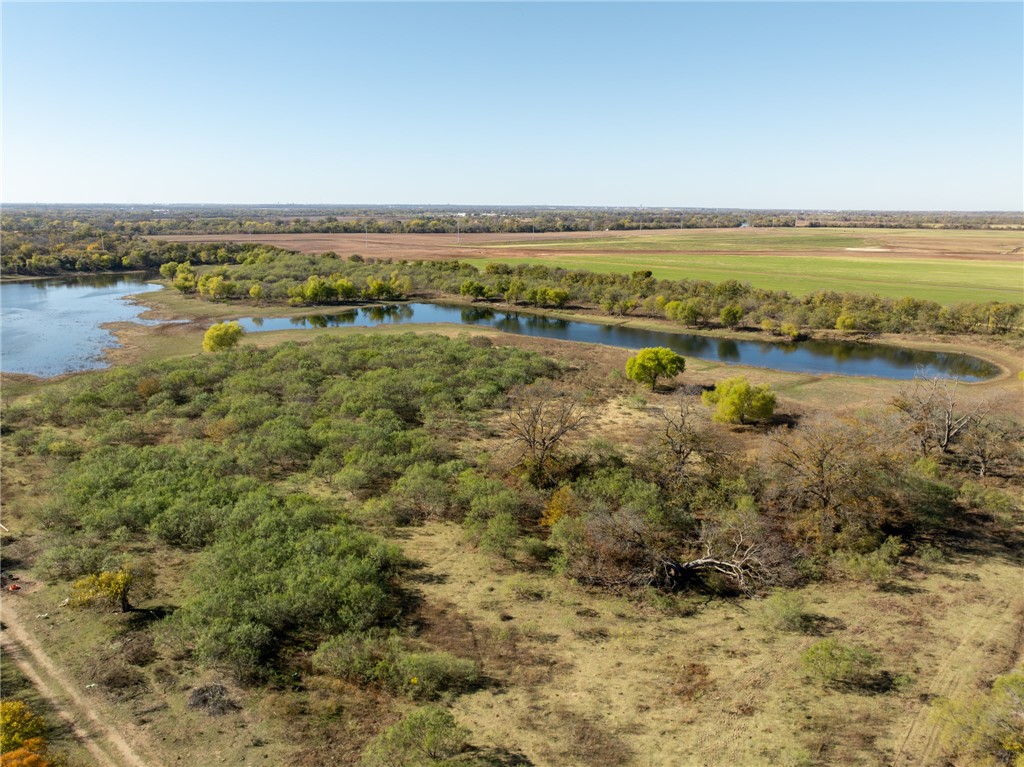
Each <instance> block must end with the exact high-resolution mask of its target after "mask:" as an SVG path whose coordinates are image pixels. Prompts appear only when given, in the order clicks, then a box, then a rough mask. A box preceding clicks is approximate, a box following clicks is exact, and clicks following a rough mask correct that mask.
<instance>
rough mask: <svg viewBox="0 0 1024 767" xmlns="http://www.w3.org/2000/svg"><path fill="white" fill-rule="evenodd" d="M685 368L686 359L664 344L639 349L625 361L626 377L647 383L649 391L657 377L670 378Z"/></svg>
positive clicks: (655, 382) (652, 388) (654, 384)
mask: <svg viewBox="0 0 1024 767" xmlns="http://www.w3.org/2000/svg"><path fill="white" fill-rule="evenodd" d="M685 369H686V360H685V359H683V357H681V356H679V355H678V354H676V353H675V352H674V351H672V350H671V349H666V348H665V347H664V346H654V347H651V348H649V349H641V350H640V351H638V352H637V353H636V354H635V355H633V356H632V357H630V358H629V359H628V360H627V361H626V377H627V378H629V379H630V380H631V381H636V382H637V383H642V384H647V385H648V386H650V387H651V391H654V387H655V386H656V385H657V383H658V379H659V378H671V377H672V376H674V375H677V374H678V373H682V372H683V370H685Z"/></svg>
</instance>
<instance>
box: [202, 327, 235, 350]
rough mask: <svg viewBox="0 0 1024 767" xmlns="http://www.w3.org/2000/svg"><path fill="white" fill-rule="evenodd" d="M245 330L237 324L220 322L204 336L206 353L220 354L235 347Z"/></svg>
mask: <svg viewBox="0 0 1024 767" xmlns="http://www.w3.org/2000/svg"><path fill="white" fill-rule="evenodd" d="M244 333H245V330H243V329H242V326H241V325H239V324H238V323H237V322H218V323H217V324H216V325H212V326H211V327H210V329H209V330H207V331H206V334H205V335H204V336H203V351H204V352H220V351H224V350H225V349H230V348H232V347H233V346H235V345H236V344H237V343H238V342H239V341H240V340H241V339H242V335H243V334H244Z"/></svg>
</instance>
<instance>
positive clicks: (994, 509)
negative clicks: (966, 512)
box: [957, 480, 1016, 523]
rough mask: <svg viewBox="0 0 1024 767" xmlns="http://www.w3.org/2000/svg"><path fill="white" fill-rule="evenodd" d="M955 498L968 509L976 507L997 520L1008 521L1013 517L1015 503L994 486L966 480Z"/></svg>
mask: <svg viewBox="0 0 1024 767" xmlns="http://www.w3.org/2000/svg"><path fill="white" fill-rule="evenodd" d="M957 500H958V501H959V502H960V503H961V504H962V505H964V506H966V507H967V508H970V509H977V510H978V511H983V512H985V513H987V514H990V515H991V516H993V517H994V518H995V519H996V520H997V521H999V522H1003V523H1008V522H1009V521H1010V520H1012V518H1013V514H1014V511H1015V510H1016V504H1014V502H1013V498H1011V497H1010V496H1009V495H1007V494H1006V493H1004V492H1003V491H1002V490H997V489H996V488H994V487H986V486H985V485H983V484H981V483H980V482H974V481H972V480H968V481H966V482H964V483H963V484H962V485H961V486H960V492H959V493H958V495H957Z"/></svg>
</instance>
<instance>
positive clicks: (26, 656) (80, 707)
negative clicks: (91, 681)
mask: <svg viewBox="0 0 1024 767" xmlns="http://www.w3.org/2000/svg"><path fill="white" fill-rule="evenodd" d="M14 601H15V600H14V599H12V598H9V597H6V595H5V598H4V600H3V603H2V610H3V611H2V613H0V614H2V618H3V629H4V630H3V631H2V632H0V644H2V646H3V656H4V659H5V661H7V662H11V663H14V664H15V665H16V666H17V667H18V668H19V669H20V670H21V672H22V673H23V674H24V675H25V676H26V677H27V678H28V680H29V681H30V682H32V684H33V685H34V686H35V688H36V690H37V691H38V692H39V694H40V695H42V696H43V697H44V698H45V699H46V700H47V701H48V702H49V704H50V705H51V706H52V707H53V710H54V711H55V712H56V713H57V715H58V716H59V717H60V718H61V719H62V720H63V721H64V722H65V723H66V724H67V725H68V727H69V728H70V729H71V731H72V732H73V733H74V735H75V738H77V739H78V740H79V741H80V742H81V743H82V745H83V746H84V747H85V748H86V749H87V750H88V751H89V753H90V754H91V755H92V757H93V758H94V759H95V760H96V764H97V765H98V767H155V765H156V764H157V762H155V761H153V760H152V759H144V758H143V757H141V756H140V755H139V753H138V749H137V748H136V747H135V746H132V745H130V744H129V743H128V741H127V740H126V739H125V738H124V736H123V735H122V734H121V733H120V732H119V731H118V729H117V728H116V727H114V726H113V725H111V724H110V720H109V719H108V718H107V717H105V716H104V712H103V705H102V703H101V702H100V701H98V700H96V699H95V698H86V696H85V695H84V694H83V693H82V692H80V691H79V688H78V685H77V684H76V683H75V682H74V681H73V680H72V679H70V678H69V677H68V676H67V674H65V673H64V672H62V671H61V670H60V669H59V668H58V667H57V666H56V664H54V662H53V661H52V660H51V659H50V657H49V656H48V655H47V654H46V652H45V651H44V650H43V648H42V647H41V646H40V645H39V643H38V642H37V641H36V639H35V638H34V637H33V636H32V632H31V631H30V630H29V629H28V628H26V626H25V623H24V619H23V616H22V615H21V614H20V610H21V609H23V608H22V607H21V606H17V605H15V604H14Z"/></svg>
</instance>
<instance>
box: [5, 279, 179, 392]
mask: <svg viewBox="0 0 1024 767" xmlns="http://www.w3.org/2000/svg"><path fill="white" fill-rule="evenodd" d="M146 280H147V277H146V276H145V275H142V274H104V275H90V276H83V277H71V278H55V279H44V280H29V281H26V282H6V283H3V284H0V309H2V314H0V370H2V371H3V372H5V373H30V374H32V375H37V376H54V375H59V374H61V373H69V372H72V371H76V370H92V369H95V368H102V367H106V366H107V362H106V360H105V359H104V358H103V350H104V349H109V348H111V347H115V346H117V342H116V340H115V338H114V336H113V334H112V333H110V331H108V330H104V329H103V328H102V327H100V326H101V325H103V324H105V323H108V322H129V321H130V322H140V323H142V324H146V325H156V324H159V323H158V322H153V321H146V320H140V319H139V315H140V314H141V313H142V312H144V311H145V307H143V306H137V305H135V304H132V303H129V302H128V301H123V300H121V299H123V298H124V297H125V296H127V295H131V294H133V293H148V292H151V291H154V290H160V289H161V286H160V285H155V284H150V283H147V282H146Z"/></svg>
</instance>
